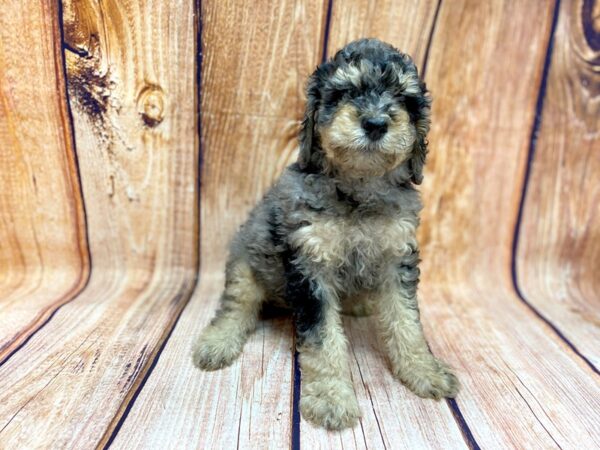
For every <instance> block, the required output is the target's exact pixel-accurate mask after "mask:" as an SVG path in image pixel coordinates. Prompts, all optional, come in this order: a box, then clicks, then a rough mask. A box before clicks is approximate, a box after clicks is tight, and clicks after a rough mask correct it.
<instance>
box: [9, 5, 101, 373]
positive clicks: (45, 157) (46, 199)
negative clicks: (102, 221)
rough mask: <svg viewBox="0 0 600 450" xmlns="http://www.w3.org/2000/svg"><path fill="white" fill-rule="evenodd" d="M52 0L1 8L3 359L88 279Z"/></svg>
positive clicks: (81, 212)
mask: <svg viewBox="0 0 600 450" xmlns="http://www.w3.org/2000/svg"><path fill="white" fill-rule="evenodd" d="M72 142H73V140H72V136H71V126H70V123H69V113H68V111H67V99H66V93H65V80H64V74H63V59H62V52H61V47H60V31H59V26H58V11H57V5H56V4H55V3H54V2H42V3H39V4H25V3H23V2H20V1H13V0H11V1H8V2H3V4H2V15H1V16H0V317H2V320H0V363H1V362H2V361H3V360H4V359H5V358H6V357H7V356H9V355H10V354H11V353H12V352H14V351H15V349H17V348H18V347H19V345H21V344H22V343H23V342H24V341H25V340H26V339H27V338H28V337H29V336H30V335H31V334H32V333H34V332H35V330H36V329H37V328H38V327H39V326H41V325H42V324H43V323H44V322H45V321H46V320H47V319H48V317H50V316H51V315H52V313H53V312H54V311H55V310H56V309H57V308H58V307H60V306H61V305H62V304H64V303H66V302H68V301H69V300H71V299H72V298H73V296H75V295H76V294H77V292H78V291H79V290H80V289H81V288H82V287H83V285H84V284H85V282H86V280H87V277H88V273H89V261H88V253H87V248H86V246H87V244H86V238H85V220H84V217H83V205H82V199H81V192H80V188H79V181H78V178H77V168H76V164H75V155H74V149H73V146H72Z"/></svg>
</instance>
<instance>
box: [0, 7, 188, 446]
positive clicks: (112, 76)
mask: <svg viewBox="0 0 600 450" xmlns="http://www.w3.org/2000/svg"><path fill="white" fill-rule="evenodd" d="M194 6H195V3H194V2H193V1H192V0H189V1H182V2H168V3H165V2H158V1H151V0H148V1H123V2H112V1H108V2H102V3H98V2H93V1H82V2H71V1H65V2H63V7H64V22H65V38H66V40H67V45H68V48H69V50H68V51H67V53H66V55H67V72H68V81H69V94H70V103H71V108H72V113H73V119H74V128H75V137H76V148H77V152H78V160H79V167H80V171H81V179H82V184H83V194H84V200H85V204H86V206H87V209H86V211H87V223H88V232H89V233H88V238H89V246H90V253H91V260H92V273H91V278H90V281H89V284H88V285H87V287H86V289H85V290H84V291H83V292H82V293H81V294H80V295H79V296H78V297H77V298H76V299H75V300H74V301H72V302H70V303H69V304H67V305H65V306H64V307H63V308H61V309H60V310H59V311H58V312H57V313H56V314H55V316H54V317H53V318H52V320H51V321H50V322H49V323H48V324H47V325H46V326H45V327H43V328H42V329H40V330H39V331H38V332H37V333H36V334H35V335H33V337H32V338H31V339H30V340H29V341H28V342H27V344H26V345H25V346H24V347H23V348H21V349H20V350H19V351H18V352H17V353H16V354H14V355H13V356H12V357H11V358H10V359H8V360H7V361H6V362H5V363H4V365H2V366H1V367H0V420H1V422H0V430H1V432H0V442H2V446H4V447H5V448H32V447H71V448H72V447H78V448H90V447H93V446H95V445H102V444H103V443H105V442H106V441H107V440H108V439H109V437H110V435H111V432H112V430H113V428H114V427H115V426H116V424H117V422H118V420H119V417H120V415H121V414H122V412H123V409H124V408H125V406H126V405H127V403H128V401H129V400H130V399H131V398H132V396H133V395H134V393H135V391H136V390H137V389H138V387H139V386H140V383H141V381H142V379H143V377H144V374H145V373H146V371H147V369H148V366H149V363H150V362H151V361H152V359H153V358H154V357H155V355H156V354H157V351H158V349H159V347H160V345H161V343H162V341H163V340H164V339H165V337H166V335H167V333H168V332H169V330H170V328H171V327H172V326H173V324H174V321H175V319H176V318H177V316H178V314H179V313H180V311H181V309H182V308H183V306H184V305H185V303H186V301H187V299H188V298H189V296H190V294H191V290H192V287H193V284H194V280H195V276H196V268H197V267H196V266H197V264H196V260H197V245H198V244H197V238H196V236H197V208H196V205H197V197H196V195H197V189H196V187H197V183H198V180H197V170H196V169H197V162H198V158H197V148H198V145H197V143H198V142H197V141H198V139H197V126H196V122H195V114H196V110H197V105H196V101H195V99H196V88H195V80H196V70H195V61H196V58H195V55H196V28H195V22H194V18H195V14H194Z"/></svg>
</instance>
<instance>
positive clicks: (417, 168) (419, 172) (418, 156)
mask: <svg viewBox="0 0 600 450" xmlns="http://www.w3.org/2000/svg"><path fill="white" fill-rule="evenodd" d="M426 158H427V140H426V139H421V138H417V140H416V142H415V145H414V147H413V152H412V156H411V157H410V160H409V170H410V179H411V181H412V182H413V183H415V184H421V183H422V182H423V166H424V165H425V159H426Z"/></svg>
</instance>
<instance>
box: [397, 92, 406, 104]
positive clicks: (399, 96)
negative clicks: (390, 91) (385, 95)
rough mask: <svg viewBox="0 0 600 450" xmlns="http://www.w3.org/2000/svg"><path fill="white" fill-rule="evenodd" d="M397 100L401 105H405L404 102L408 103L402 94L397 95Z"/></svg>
mask: <svg viewBox="0 0 600 450" xmlns="http://www.w3.org/2000/svg"><path fill="white" fill-rule="evenodd" d="M395 98H396V100H397V101H398V102H399V103H404V102H405V101H406V97H405V96H404V95H402V94H400V95H396V97H395Z"/></svg>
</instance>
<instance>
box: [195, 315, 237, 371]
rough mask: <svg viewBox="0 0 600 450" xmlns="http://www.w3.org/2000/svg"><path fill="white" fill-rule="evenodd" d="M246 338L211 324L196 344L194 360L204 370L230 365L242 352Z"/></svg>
mask: <svg viewBox="0 0 600 450" xmlns="http://www.w3.org/2000/svg"><path fill="white" fill-rule="evenodd" d="M243 346H244V340H243V339H240V338H239V336H235V335H233V336H228V335H227V334H226V333H224V332H223V330H219V329H215V328H212V327H211V326H209V327H208V328H207V329H206V330H204V332H203V333H202V335H201V336H200V339H198V341H197V342H196V344H195V345H194V349H193V353H192V360H193V361H194V365H195V366H196V367H199V368H200V369H203V370H218V369H222V368H224V367H227V366H230V365H231V364H232V363H233V362H234V361H235V360H236V359H237V357H238V356H239V355H240V353H241V352H242V348H243Z"/></svg>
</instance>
